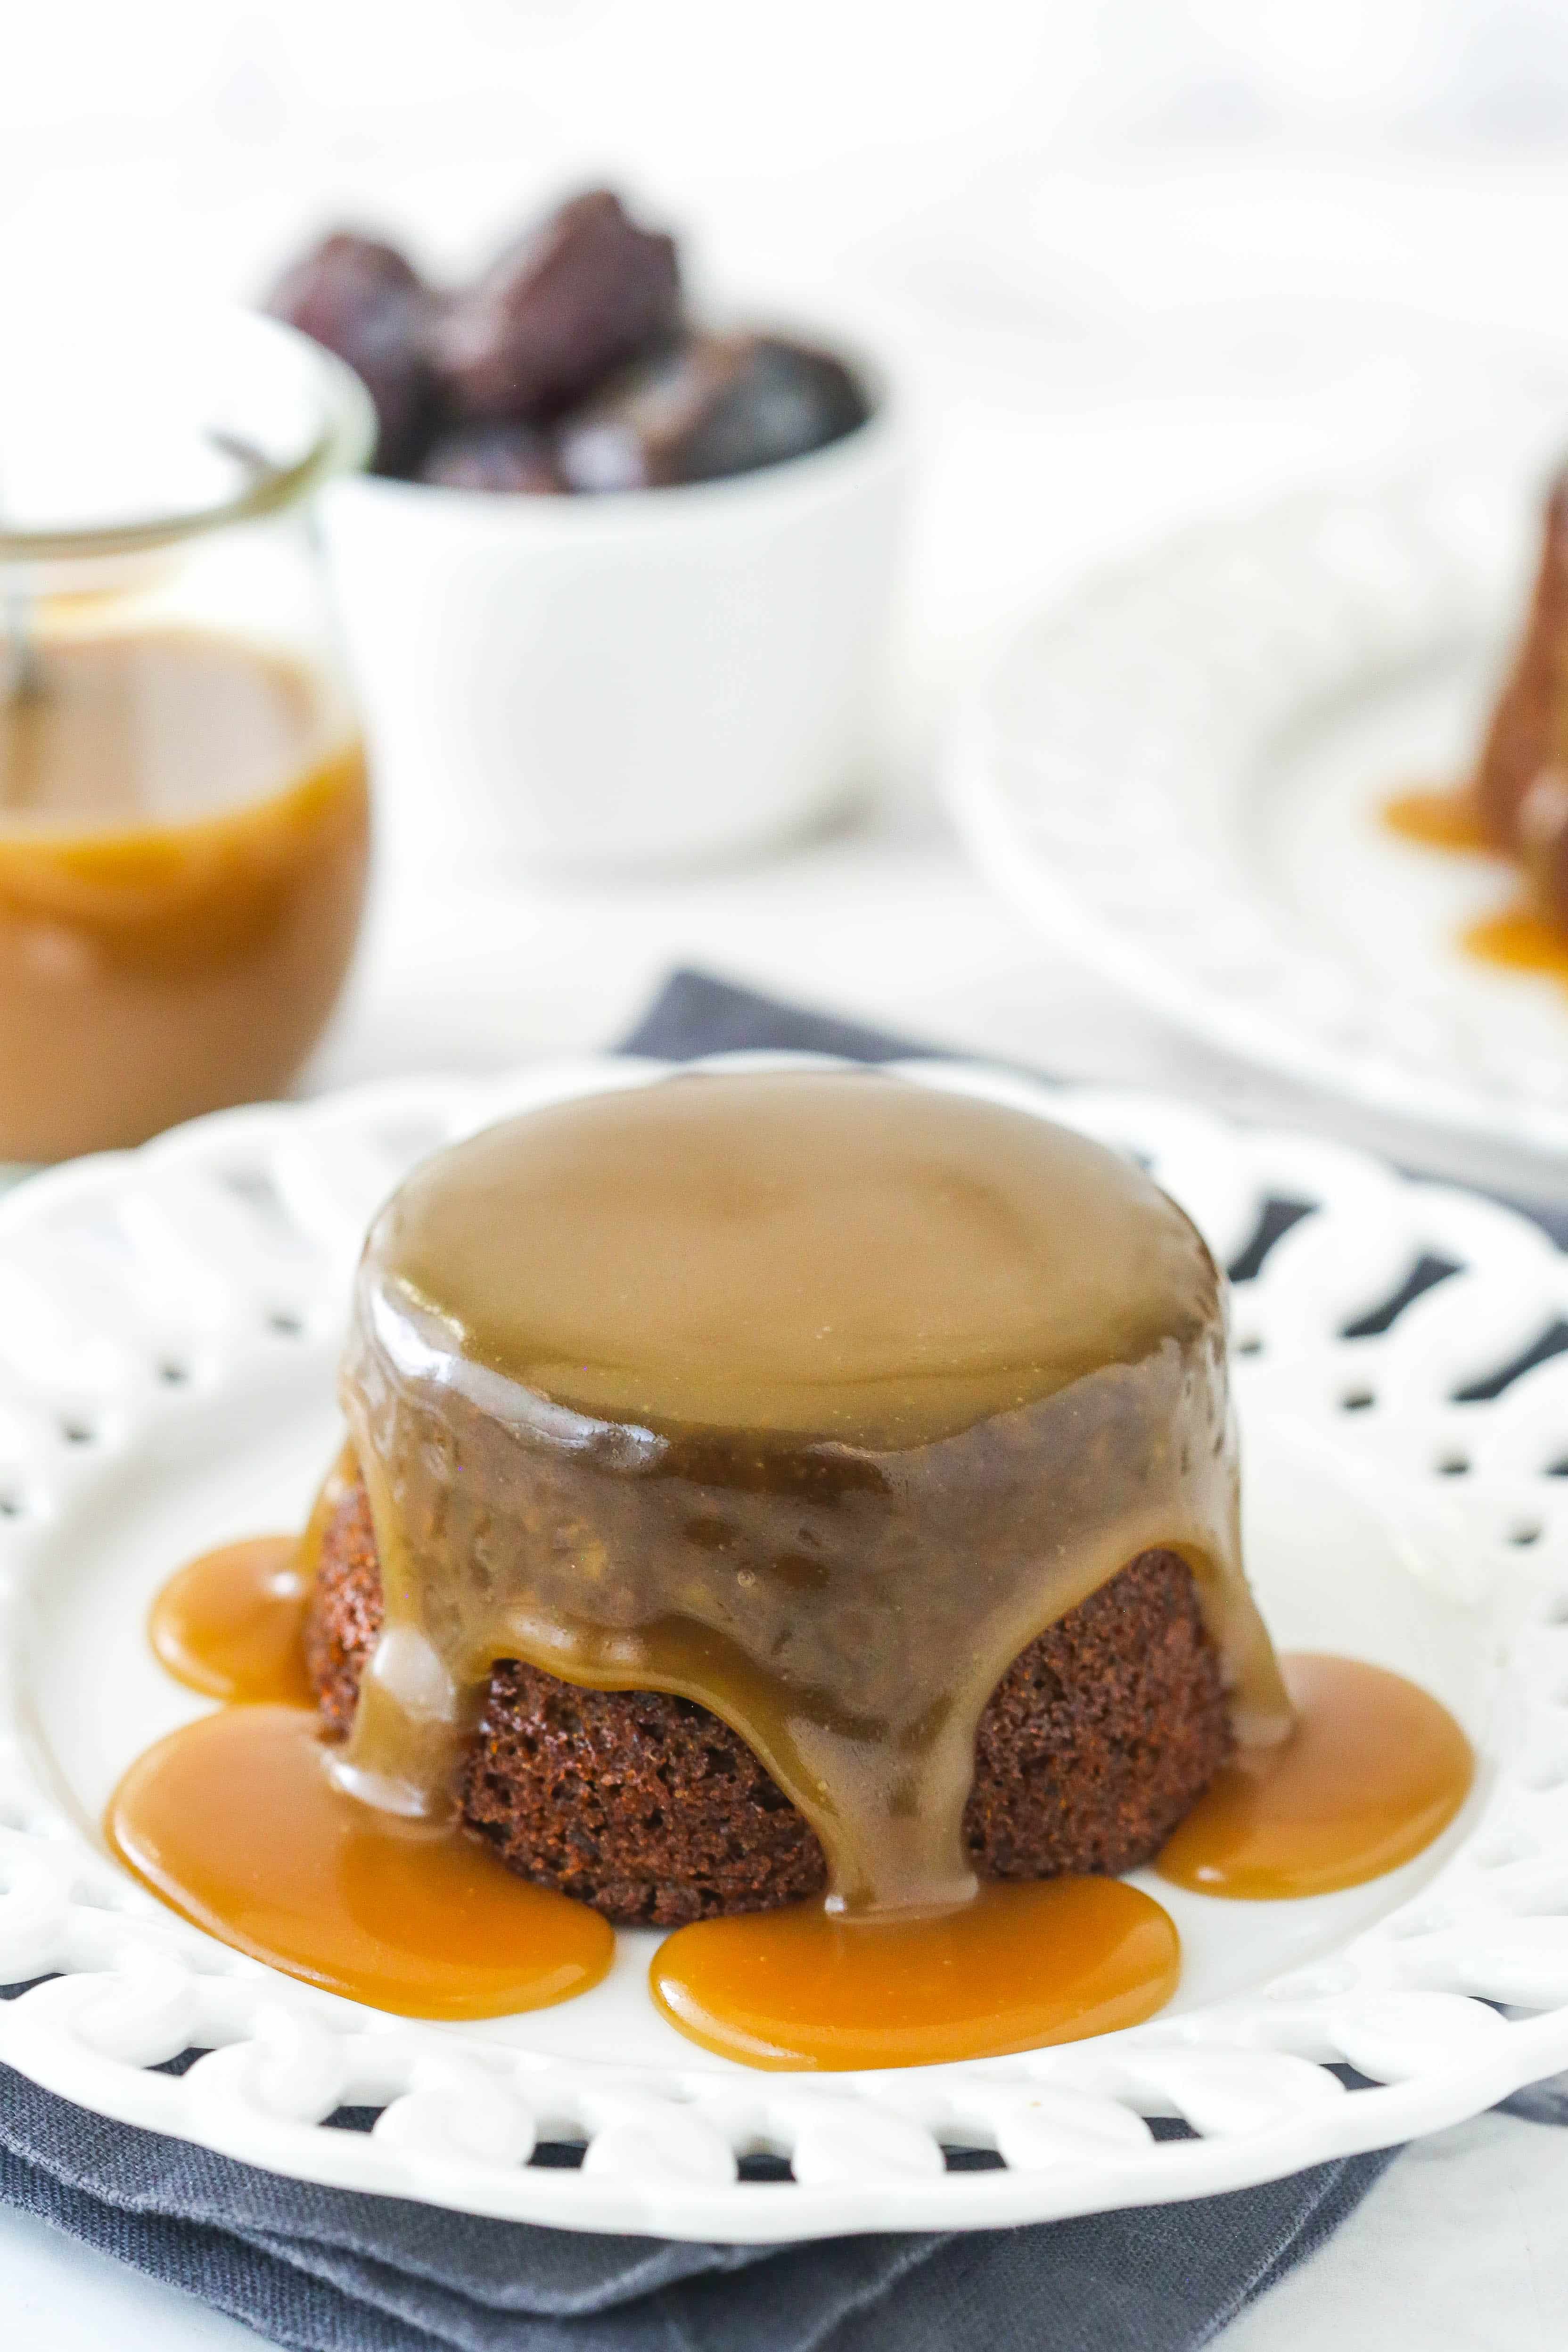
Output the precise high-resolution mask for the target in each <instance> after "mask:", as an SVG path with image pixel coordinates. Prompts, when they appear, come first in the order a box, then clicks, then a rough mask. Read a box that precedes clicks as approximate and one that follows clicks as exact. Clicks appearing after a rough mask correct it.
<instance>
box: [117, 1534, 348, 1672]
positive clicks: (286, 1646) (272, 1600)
mask: <svg viewBox="0 0 1568 2352" xmlns="http://www.w3.org/2000/svg"><path fill="white" fill-rule="evenodd" d="M299 1551H300V1545H299V1538H298V1536H253V1537H251V1538H249V1539H248V1540H247V1541H246V1542H244V1543H234V1544H225V1545H224V1546H223V1547H222V1549H220V1550H217V1551H208V1552H204V1553H203V1554H202V1556H201V1558H200V1559H193V1560H191V1561H190V1562H189V1563H188V1564H187V1565H186V1566H185V1567H184V1568H183V1569H181V1570H180V1571H179V1573H178V1574H177V1575H175V1576H172V1577H171V1578H170V1580H169V1581H168V1583H167V1584H166V1585H164V1587H163V1589H162V1591H161V1592H160V1593H159V1595H158V1598H157V1600H156V1601H154V1603H153V1605H152V1617H151V1619H150V1620H149V1622H148V1633H149V1635H150V1637H151V1639H152V1647H153V1649H154V1651H155V1652H156V1653H157V1655H158V1658H159V1661H160V1663H161V1664H162V1665H163V1666H165V1667H166V1668H167V1669H168V1671H169V1673H170V1674H172V1675H173V1677H174V1680H175V1681H176V1682H177V1683H183V1684H184V1685H185V1687H186V1689H187V1690H193V1691H200V1692H201V1694H202V1696H204V1698H218V1699H225V1700H227V1701H228V1702H229V1703H230V1704H234V1703H235V1702H236V1701H258V1700H263V1699H276V1700H278V1701H280V1702H281V1703H282V1704H283V1705H285V1706H315V1704H316V1693H315V1691H314V1689H313V1688H312V1686H311V1682H310V1677H309V1675H308V1674H307V1672H306V1669H305V1611H306V1606H307V1603H308V1599H309V1584H308V1580H307V1578H306V1577H305V1575H304V1574H303V1573H302V1571H301V1568H300V1563H299Z"/></svg>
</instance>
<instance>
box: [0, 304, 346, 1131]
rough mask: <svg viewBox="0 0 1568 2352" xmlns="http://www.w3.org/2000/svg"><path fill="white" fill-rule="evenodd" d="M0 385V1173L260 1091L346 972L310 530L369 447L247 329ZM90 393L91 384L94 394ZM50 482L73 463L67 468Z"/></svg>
mask: <svg viewBox="0 0 1568 2352" xmlns="http://www.w3.org/2000/svg"><path fill="white" fill-rule="evenodd" d="M40 373H41V375H42V377H43V379H44V380H43V381H42V383H37V384H34V385H32V386H31V391H32V397H31V399H30V400H29V399H27V398H26V397H23V398H21V399H18V398H17V397H16V394H15V387H14V386H8V387H6V388H5V390H3V391H0V1160H6V1161H12V1162H18V1161H19V1162H30V1161H39V1160H59V1159H63V1158H65V1157H68V1155H70V1154H73V1153H77V1152H82V1151H95V1150H106V1149H110V1148H113V1147H117V1146H120V1145H127V1144H134V1143H139V1142H141V1141H142V1140H144V1139H146V1138H147V1137H148V1136H150V1135H152V1134H155V1133H157V1132H158V1131H159V1130H160V1129H163V1128H166V1127H170V1126H172V1125H174V1124H175V1123H177V1122H178V1121H180V1120H182V1119H185V1118H193V1117H194V1116H195V1115H197V1114H198V1113H200V1112H203V1111H209V1110H216V1109H221V1108H225V1107H226V1106H228V1105H231V1104H235V1103H241V1102H251V1101H256V1100H261V1099H265V1098H267V1097H272V1096H276V1095H277V1094H280V1093H282V1092H284V1091H286V1090H287V1087H289V1086H290V1084H291V1083H292V1081H293V1080H294V1078H295V1077H296V1076H297V1075H298V1071H299V1069H300V1067H301V1066H302V1064H303V1063H304V1061H305V1059H306V1057H307V1055H308V1054H309V1052H310V1050H311V1048H312V1046H313V1045H315V1043H316V1041H317V1039H318V1037H319V1035H320V1034H321V1031H322V1029H323V1028H324V1026H325V1024H326V1022H327V1020H328V1017H329V1014H330V1013H331V1011H332V1008H333V1006H334V1004H335V1003H336V1002H337V999H338V996H339V993H340V990H341V987H342V984H343V982H344V979H345V976H346V974H347V971H348V969H349V965H350V959H351V957H352V953H353V949H354V943H355V940H356V937H357V935H358V931H359V926H360V919H361V909H362V906H363V900H364V893H365V880H366V872H367V865H368V856H369V845H370V813H369V797H368V792H367V781H366V772H365V761H364V754H363V751H362V747H361V736H360V729H359V725H358V721H357V719H356V716H355V712H354V709H353V704H352V700H351V698H350V693H349V691H348V689H347V687H346V684H345V680H344V676H343V672H342V669H341V667H340V657H339V654H338V650H337V645H336V635H335V629H334V625H333V620H332V615H331V611H330V606H329V597H328V593H327V586H326V582H325V577H324V573H323V569H322V564H321V560H320V556H319V550H318V547H317V543H316V540H315V536H314V532H313V529H312V524H311V503H312V499H313V496H314V493H315V492H316V490H317V489H318V488H319V486H320V485H321V483H322V482H323V481H325V480H327V479H328V478H330V477H331V476H332V475H334V474H337V473H340V472H343V471H346V470H349V469H351V468H353V467H358V466H360V465H361V464H362V463H363V462H364V460H365V457H366V456H367V454H368V452H369V449H370V446H371V439H372V436H373V421H372V418H371V413H370V408H369V403H368V400H367V398H366V395H365V394H364V392H363V390H362V388H361V385H360V383H359V382H358V380H357V379H356V378H355V377H354V376H352V375H351V374H350V373H349V372H348V371H347V370H346V369H344V368H342V367H341V366H340V365H339V364H338V363H337V362H334V361H332V360H331V359H330V358H329V356H328V355H327V354H326V353H324V352H320V351H319V350H318V349H316V347H315V346H313V345H310V344H308V343H307V342H305V341H303V339H302V338H300V337H298V336H295V335H294V334H292V333H291V332H290V331H288V330H287V329H286V328H282V327H280V326H277V324H275V323H274V322H272V321H269V320H259V319H250V318H234V319H225V320H217V321H214V322H211V323H210V324H208V325H206V326H189V325H187V326H182V327H180V328H177V329H171V330H170V331H168V332H167V333H165V334H163V335H162V336H161V335H160V334H159V333H158V332H157V331H156V330H155V328H153V327H152V326H151V325H149V327H148V329H147V331H146V333H145V334H144V335H143V336H142V337H141V338H139V340H138V342H137V345H136V346H135V348H134V349H133V350H132V351H131V352H130V353H129V354H128V356H127V359H126V362H125V364H124V367H123V370H122V372H121V379H120V380H116V381H100V383H99V404H100V414H99V417H98V419H97V421H96V425H93V424H92V423H90V422H89V420H87V419H84V418H83V417H82V416H81V415H79V414H73V403H74V402H75V401H76V399H77V397H78V394H79V380H78V375H77V374H76V373H74V372H73V371H72V370H71V369H70V368H69V367H68V366H64V365H62V368H61V374H62V378H63V379H64V382H63V388H62V389H61V391H60V393H59V396H58V398H57V400H55V401H53V402H51V400H50V398H49V387H48V383H47V368H43V369H41V370H40ZM100 377H101V371H100ZM73 449H74V452H75V458H76V462H75V464H74V465H73V464H72V463H71V462H70V455H71V452H72V451H73Z"/></svg>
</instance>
